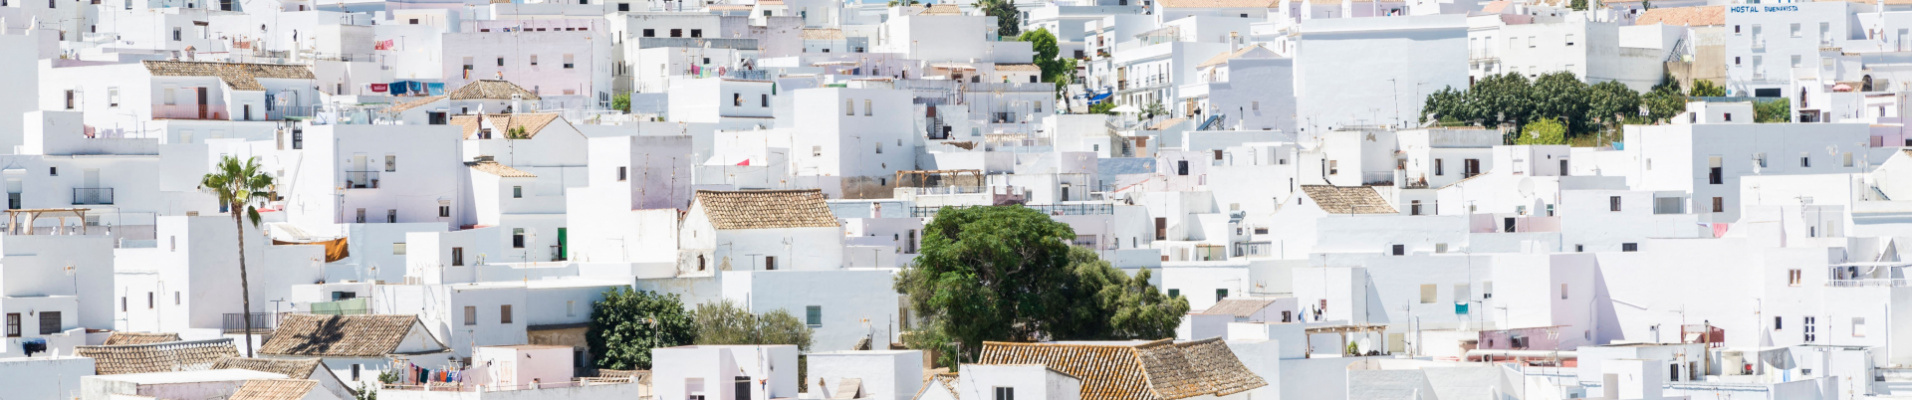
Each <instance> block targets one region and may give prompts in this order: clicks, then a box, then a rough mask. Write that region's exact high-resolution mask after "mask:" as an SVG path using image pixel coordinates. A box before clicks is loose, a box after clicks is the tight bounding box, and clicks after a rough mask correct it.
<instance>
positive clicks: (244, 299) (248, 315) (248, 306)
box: [231, 204, 252, 358]
mask: <svg viewBox="0 0 1912 400" xmlns="http://www.w3.org/2000/svg"><path fill="white" fill-rule="evenodd" d="M240 207H241V205H240V204H233V205H232V206H231V208H232V226H233V227H235V228H239V300H240V304H243V305H242V306H241V307H243V310H244V311H245V314H243V315H242V317H241V319H244V320H245V327H246V336H245V338H244V340H245V342H246V357H247V358H251V357H252V287H251V285H249V284H247V282H246V224H245V222H243V221H244V218H241V217H240V216H239V214H240V213H243V212H244V211H240V209H239V208H240Z"/></svg>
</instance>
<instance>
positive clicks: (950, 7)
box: [921, 4, 963, 15]
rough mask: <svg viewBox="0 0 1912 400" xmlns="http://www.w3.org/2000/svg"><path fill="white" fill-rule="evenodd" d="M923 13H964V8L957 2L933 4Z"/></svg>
mask: <svg viewBox="0 0 1912 400" xmlns="http://www.w3.org/2000/svg"><path fill="white" fill-rule="evenodd" d="M921 15H963V9H962V7H957V6H956V5H955V4H931V5H929V8H928V9H925V10H923V13H922V14H921Z"/></svg>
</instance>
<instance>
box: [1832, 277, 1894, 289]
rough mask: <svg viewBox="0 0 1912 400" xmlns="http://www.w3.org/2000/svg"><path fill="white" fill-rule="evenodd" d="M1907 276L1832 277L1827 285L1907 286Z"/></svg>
mask: <svg viewBox="0 0 1912 400" xmlns="http://www.w3.org/2000/svg"><path fill="white" fill-rule="evenodd" d="M1905 283H1906V282H1905V278H1877V279H1832V280H1827V281H1826V286H1827V287H1905V286H1906V285H1905Z"/></svg>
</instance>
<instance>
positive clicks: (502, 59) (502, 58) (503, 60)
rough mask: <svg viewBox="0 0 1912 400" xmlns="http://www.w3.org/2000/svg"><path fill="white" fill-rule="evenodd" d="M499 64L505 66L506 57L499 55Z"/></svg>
mask: <svg viewBox="0 0 1912 400" xmlns="http://www.w3.org/2000/svg"><path fill="white" fill-rule="evenodd" d="M498 66H500V67H503V66H505V58H504V57H498Z"/></svg>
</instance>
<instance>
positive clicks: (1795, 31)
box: [1792, 22, 1806, 57]
mask: <svg viewBox="0 0 1912 400" xmlns="http://www.w3.org/2000/svg"><path fill="white" fill-rule="evenodd" d="M1792 37H1796V38H1797V37H1806V35H1805V33H1804V32H1802V31H1801V30H1800V29H1799V23H1798V22H1794V23H1793V24H1792ZM1794 57H1798V56H1794Z"/></svg>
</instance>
